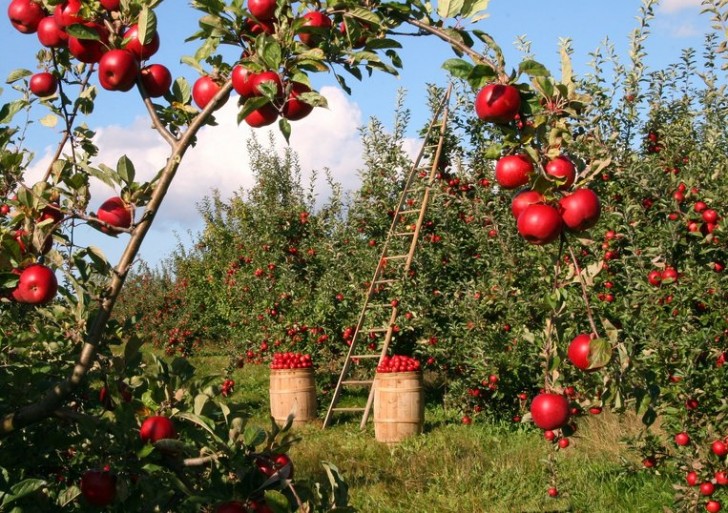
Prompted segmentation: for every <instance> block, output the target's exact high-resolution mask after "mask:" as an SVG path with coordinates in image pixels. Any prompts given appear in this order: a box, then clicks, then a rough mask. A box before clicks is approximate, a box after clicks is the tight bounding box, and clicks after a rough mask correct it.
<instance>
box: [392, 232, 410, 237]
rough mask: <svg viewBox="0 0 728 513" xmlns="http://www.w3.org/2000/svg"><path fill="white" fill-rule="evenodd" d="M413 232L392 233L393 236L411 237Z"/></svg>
mask: <svg viewBox="0 0 728 513" xmlns="http://www.w3.org/2000/svg"><path fill="white" fill-rule="evenodd" d="M414 234H415V232H396V233H395V234H394V236H395V237H412V236H413V235H414Z"/></svg>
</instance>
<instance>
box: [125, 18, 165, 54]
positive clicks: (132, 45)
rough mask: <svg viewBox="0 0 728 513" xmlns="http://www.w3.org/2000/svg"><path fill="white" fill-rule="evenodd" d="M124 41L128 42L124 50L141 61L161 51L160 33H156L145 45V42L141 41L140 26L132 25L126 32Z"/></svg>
mask: <svg viewBox="0 0 728 513" xmlns="http://www.w3.org/2000/svg"><path fill="white" fill-rule="evenodd" d="M124 41H126V44H125V45H124V49H125V50H127V51H129V52H131V53H132V54H133V55H134V57H136V58H137V59H138V60H140V61H143V60H146V59H148V58H149V57H151V56H152V55H154V54H155V53H157V50H159V33H158V32H154V34H153V35H152V38H151V41H149V42H148V43H147V44H143V41H140V40H139V25H132V26H131V27H129V29H128V30H127V31H126V32H124Z"/></svg>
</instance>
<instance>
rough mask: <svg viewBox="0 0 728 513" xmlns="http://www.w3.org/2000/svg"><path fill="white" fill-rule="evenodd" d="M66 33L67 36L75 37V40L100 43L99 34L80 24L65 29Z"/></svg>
mask: <svg viewBox="0 0 728 513" xmlns="http://www.w3.org/2000/svg"><path fill="white" fill-rule="evenodd" d="M66 33H68V35H69V36H71V37H75V38H76V39H85V40H89V41H101V38H100V37H99V33H98V32H97V31H96V30H94V29H92V28H90V27H87V26H85V25H81V24H80V23H75V24H73V25H71V26H68V27H66Z"/></svg>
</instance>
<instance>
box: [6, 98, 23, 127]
mask: <svg viewBox="0 0 728 513" xmlns="http://www.w3.org/2000/svg"><path fill="white" fill-rule="evenodd" d="M27 104H28V102H26V101H23V100H16V101H14V102H10V103H6V104H4V105H3V106H2V107H0V124H3V125H7V124H10V121H12V119H13V117H14V116H15V115H16V114H17V113H18V112H20V111H21V110H23V108H25V106H26V105H27Z"/></svg>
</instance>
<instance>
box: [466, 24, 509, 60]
mask: <svg viewBox="0 0 728 513" xmlns="http://www.w3.org/2000/svg"><path fill="white" fill-rule="evenodd" d="M473 35H474V36H475V37H477V38H478V39H480V40H481V41H482V42H483V43H484V44H485V45H486V46H487V47H488V48H490V50H491V51H492V52H493V54H495V57H496V64H497V65H498V67H499V68H500V69H503V68H505V67H506V60H505V58H504V57H503V50H501V47H500V46H499V45H498V43H496V42H495V40H494V39H493V38H492V37H491V36H490V35H489V34H487V33H485V32H483V31H482V30H473Z"/></svg>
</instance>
